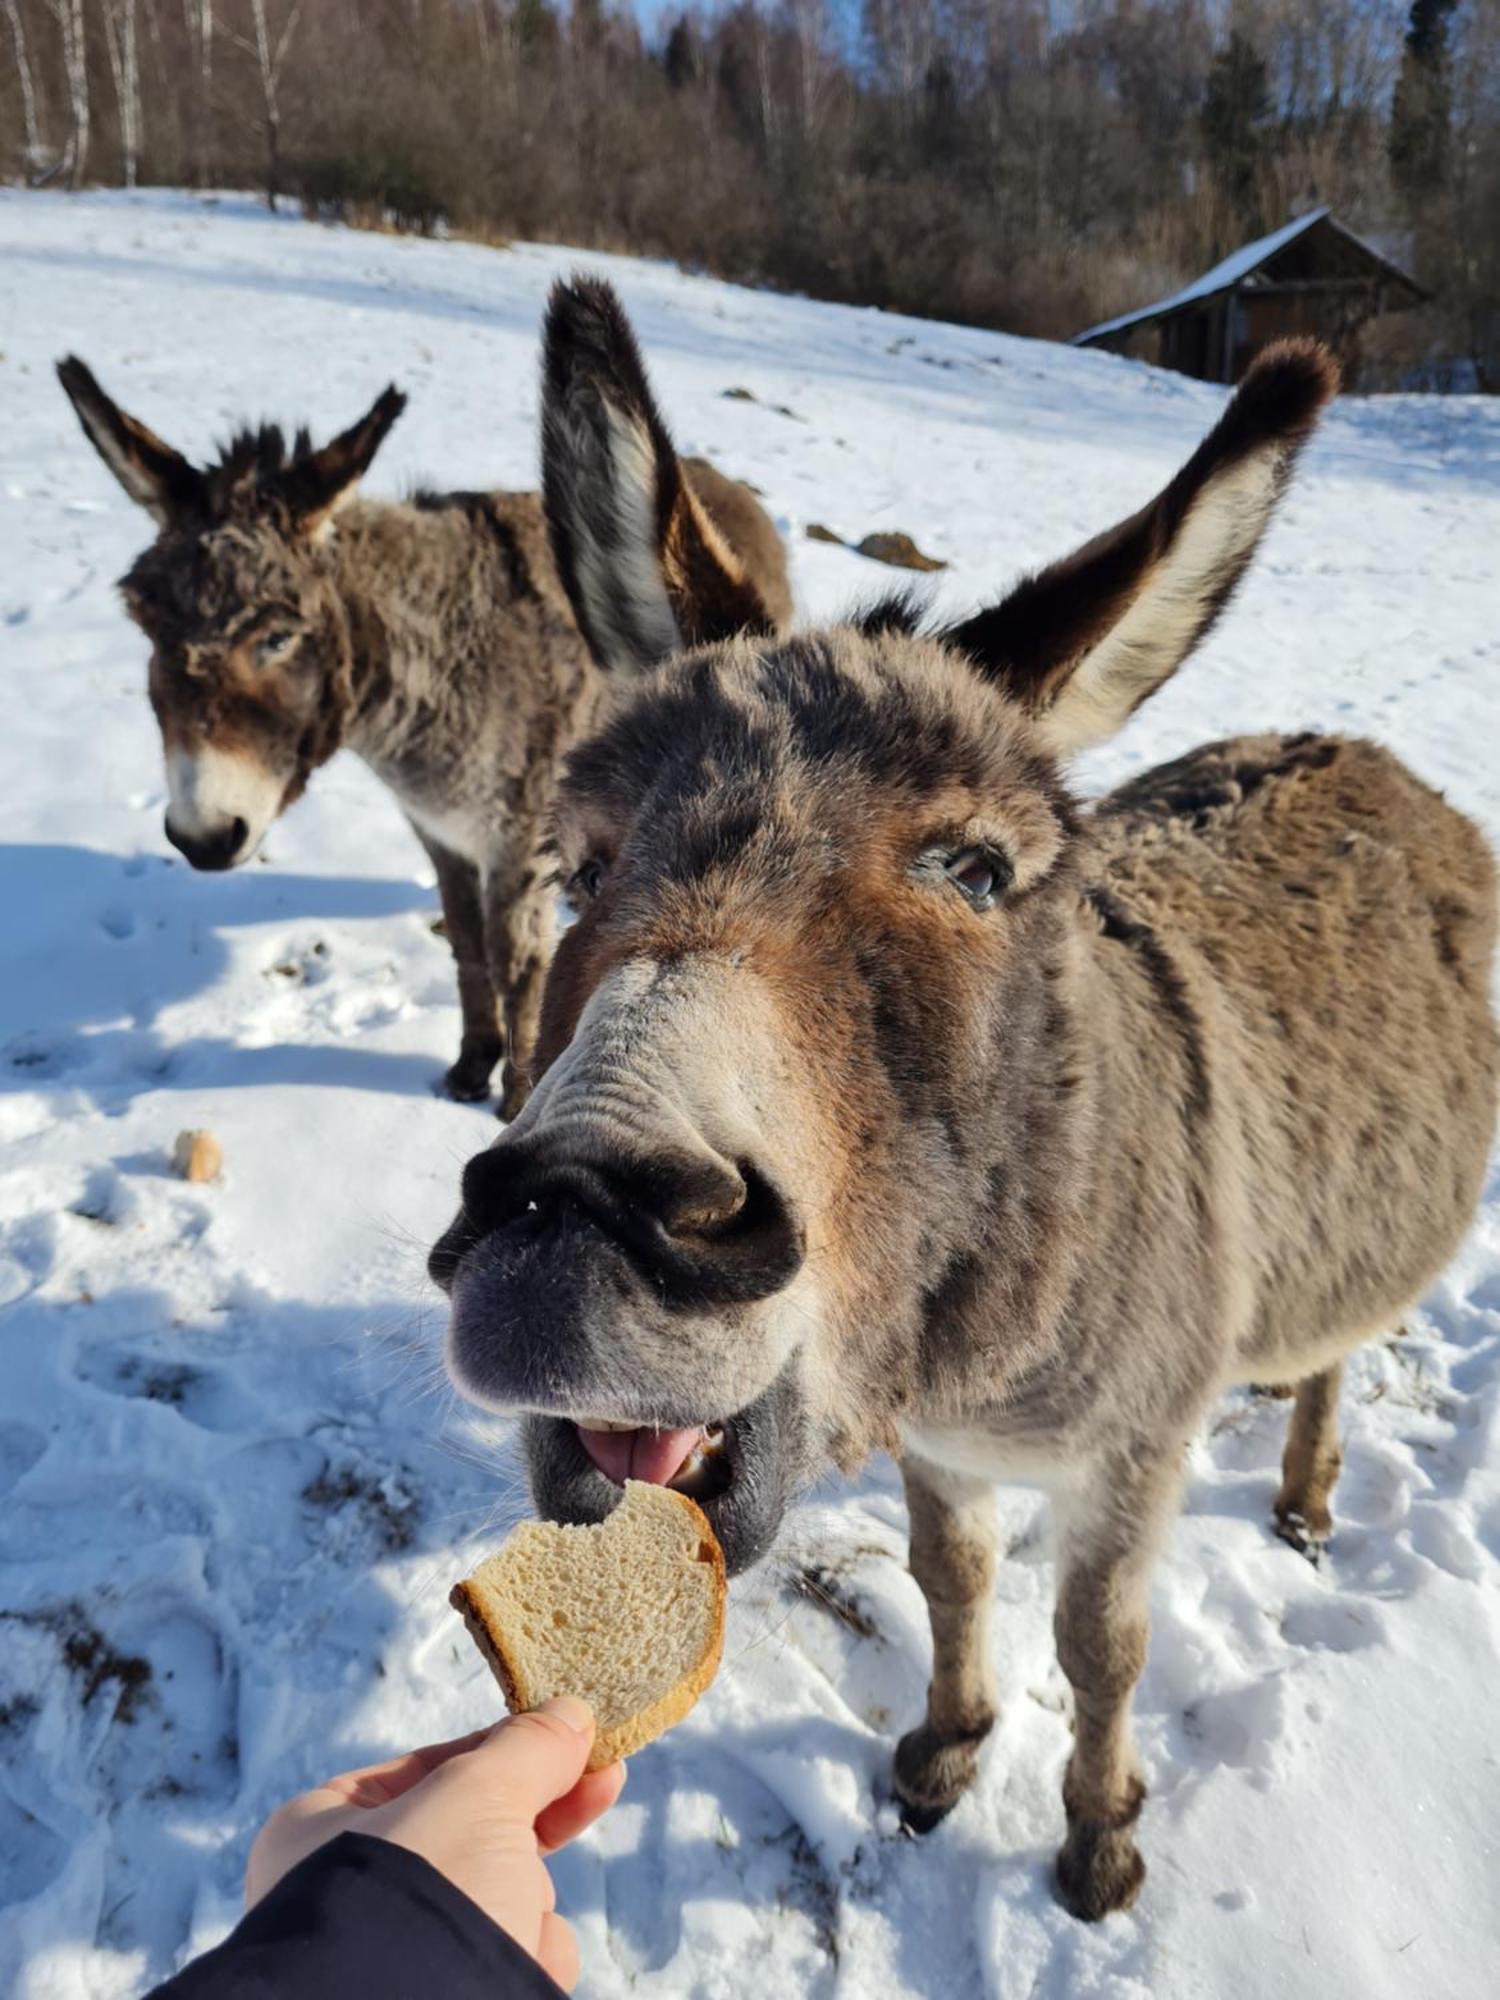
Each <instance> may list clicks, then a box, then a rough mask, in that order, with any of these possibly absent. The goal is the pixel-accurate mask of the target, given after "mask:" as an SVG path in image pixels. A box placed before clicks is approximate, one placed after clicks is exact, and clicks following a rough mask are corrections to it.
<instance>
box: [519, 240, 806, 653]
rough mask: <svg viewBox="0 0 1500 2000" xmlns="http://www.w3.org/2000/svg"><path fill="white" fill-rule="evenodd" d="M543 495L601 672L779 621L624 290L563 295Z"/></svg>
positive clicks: (545, 428)
mask: <svg viewBox="0 0 1500 2000" xmlns="http://www.w3.org/2000/svg"><path fill="white" fill-rule="evenodd" d="M542 492H543V497H544V499H545V502H546V508H547V525H548V529H549V532H550V534H551V538H552V553H553V557H554V560H555V561H556V563H557V569H558V574H559V576H560V577H561V579H562V583H563V588H564V589H565V590H566V591H567V593H568V598H569V601H570V603H571V604H572V606H573V612H574V615H575V616H576V618H577V620H578V623H579V627H580V629H581V630H582V632H583V635H584V638H585V639H586V640H587V641H588V645H589V649H590V651H591V652H592V653H593V655H594V658H595V660H596V661H597V662H598V663H599V665H600V666H601V667H605V668H613V669H616V670H618V671H620V672H640V671H642V670H643V669H645V668H647V667H650V666H653V665H655V663H656V662H657V661H658V660H662V659H665V658H666V657H667V655H668V654H669V653H674V652H676V651H677V650H678V649H679V648H680V647H683V646H701V645H707V644H709V643H710V642H711V641H713V640H715V639H726V638H730V637H732V636H733V635H734V634H735V633H737V632H762V633H771V632H773V631H774V630H775V621H774V620H773V619H772V617H771V614H770V612H769V611H768V610H767V608H766V605H765V603H764V601H763V600H762V598H761V596H760V593H759V591H758V590H757V589H756V587H755V585H754V584H753V583H752V582H751V581H750V578H749V577H748V575H747V574H746V572H745V568H744V565H743V564H742V563H741V561H740V559H739V557H738V556H737V555H736V554H735V553H734V551H733V550H732V549H731V548H730V546H729V544H728V543H727V542H726V541H725V539H724V537H723V536H722V535H721V534H720V532H719V530H718V529H717V528H716V527H715V525H714V523H713V521H712V520H711V519H710V518H709V515H708V513H707V511H706V510H705V509H704V507H703V506H702V505H701V504H700V502H699V501H698V499H697V497H696V495H695V494H694V492H693V490H692V488H691V486H690V485H689V484H688V482H687V479H686V477H685V476H684V473H683V469H682V465H681V462H680V461H679V459H678V457H677V453H676V451H675V450H674V448H673V445H672V440H671V438H670V437H669V436H668V435H667V428H666V425H665V424H664V423H663V422H662V420H661V416H660V413H659V412H658V410H657V407H656V403H655V401H654V399H653V397H652V394H651V389H650V385H649V383H648V382H647V380H646V370H645V366H644V364H643V363H642V361H641V355H640V349H639V348H638V347H637V346H636V341H635V335H634V334H633V332H632V331H631V327H630V322H629V320H628V319H626V317H625V313H624V310H623V308H622V307H621V305H620V301H619V299H618V298H617V297H616V296H615V293H614V291H613V289H612V288H611V287H610V286H609V285H607V284H604V283H602V282H601V281H599V280H597V279H593V278H583V277H576V278H574V279H573V280H572V281H571V282H570V283H568V284H558V285H555V286H554V287H553V291H552V297H551V299H550V300H549V302H548V306H547V318H546V323H545V327H544V332H543V358H542Z"/></svg>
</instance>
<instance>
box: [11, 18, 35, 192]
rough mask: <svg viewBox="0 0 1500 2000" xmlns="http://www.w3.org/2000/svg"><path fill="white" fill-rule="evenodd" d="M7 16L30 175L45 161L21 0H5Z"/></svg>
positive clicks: (28, 173)
mask: <svg viewBox="0 0 1500 2000" xmlns="http://www.w3.org/2000/svg"><path fill="white" fill-rule="evenodd" d="M5 18H6V19H7V20H8V21H9V22H10V38H11V40H12V41H13V42H14V43H15V47H16V74H17V75H18V76H19V77H20V79H21V117H22V120H23V121H24V125H25V131H26V172H27V175H28V176H30V175H31V174H34V173H35V172H36V170H37V168H38V167H39V166H40V165H41V163H42V141H41V133H40V131H39V130H38V127H37V122H36V84H35V82H34V81H33V78H32V74H31V57H30V55H29V53H28V52H27V48H26V25H25V23H24V22H23V21H22V19H21V6H20V0H5Z"/></svg>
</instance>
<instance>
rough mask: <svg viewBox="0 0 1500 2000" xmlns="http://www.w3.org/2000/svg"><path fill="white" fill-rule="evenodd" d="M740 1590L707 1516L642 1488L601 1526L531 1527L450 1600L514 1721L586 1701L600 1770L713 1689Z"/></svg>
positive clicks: (593, 1766)
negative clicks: (727, 1614)
mask: <svg viewBox="0 0 1500 2000" xmlns="http://www.w3.org/2000/svg"><path fill="white" fill-rule="evenodd" d="M727 1592H728V1584H727V1581H726V1579H725V1575H724V1557H723V1554H722V1552H721V1551H720V1548H719V1544H718V1543H717V1541H716V1540H715V1539H714V1532H713V1529H712V1528H710V1526H709V1525H708V1519H707V1516H706V1515H705V1514H704V1512H703V1510H702V1508H701V1507H699V1506H698V1505H697V1504H696V1502H694V1501H692V1500H689V1499H688V1497H687V1495H686V1494H685V1493H675V1492H673V1491H672V1490H671V1488H670V1487H666V1486H648V1485H646V1484H645V1483H643V1482H642V1481H640V1480H636V1479H632V1480H630V1481H628V1482H627V1483H626V1487H625V1497H624V1499H623V1500H622V1501H621V1502H620V1504H619V1506H618V1507H617V1508H616V1509H615V1511H614V1513H613V1514H611V1515H610V1516H609V1518H608V1520H606V1521H602V1522H601V1523H600V1524H599V1526H598V1527H596V1528H564V1527H554V1526H552V1525H550V1524H549V1523H546V1522H542V1521H523V1522H522V1524H521V1525H520V1527H518V1528H517V1529H515V1530H514V1532H513V1533H512V1534H511V1536H510V1537H509V1539H508V1540H507V1541H506V1543H505V1546H504V1547H503V1548H502V1549H501V1550H500V1551H499V1553H498V1554H496V1555H492V1556H490V1557H489V1558H488V1559H487V1560H486V1561H485V1562H482V1563H481V1564H480V1565H479V1567H478V1569H476V1570H475V1571H474V1574H473V1575H472V1576H469V1577H465V1579H464V1581H463V1582H462V1583H458V1584H455V1585H454V1587H453V1593H452V1597H451V1600H450V1601H451V1603H452V1604H453V1607H454V1609H455V1610H456V1611H461V1612H462V1613H463V1616H464V1622H465V1623H466V1624H467V1625H468V1628H469V1631H470V1632H471V1633H472V1635H473V1637H474V1641H475V1644H476V1645H477V1646H478V1647H479V1650H480V1651H481V1652H482V1653H483V1654H484V1656H485V1658H486V1659H487V1660H488V1661H489V1664H490V1667H491V1669H492V1670H493V1672H494V1674H495V1678H496V1679H497V1680H498V1681H499V1683H500V1686H501V1689H502V1691H503V1692H504V1695H505V1701H506V1706H507V1707H508V1708H509V1709H510V1710H511V1712H512V1713H513V1714H518V1715H519V1714H521V1713H522V1712H523V1711H525V1710H526V1709H528V1708H538V1707H540V1705H541V1704H542V1703H543V1702H544V1701H549V1700H550V1699H551V1698H552V1696H553V1695H558V1694H574V1695H581V1696H582V1697H583V1699H584V1700H585V1701H586V1702H587V1703H588V1704H589V1706H590V1707H591V1708H592V1709H593V1711H594V1717H595V1721H596V1723H597V1725H598V1733H597V1735H596V1736H595V1738H594V1747H593V1750H592V1752H591V1753H590V1756H589V1765H588V1767H589V1769H590V1770H591V1771H597V1770H601V1769H602V1768H603V1767H604V1766H605V1765H606V1764H612V1763H613V1762H614V1761H615V1759H616V1758H617V1757H629V1756H632V1755H634V1753H635V1752H636V1751H637V1750H640V1749H643V1748H644V1746H645V1745H646V1744H648V1743H649V1742H651V1741H652V1739H653V1738H654V1737H657V1736H660V1735H661V1734H662V1732H663V1731H664V1730H667V1729H670V1728H671V1727H672V1725H673V1723H674V1722H681V1720H682V1718H683V1717H684V1716H685V1715H686V1714H687V1712H688V1710H689V1709H690V1708H691V1707H692V1706H693V1704H694V1702H695V1701H697V1699H698V1697H699V1695H701V1694H702V1693H703V1690H704V1689H705V1688H706V1687H707V1686H708V1684H709V1682H710V1681H711V1680H712V1679H713V1677H714V1675H715V1673H716V1672H717V1671H718V1666H719V1659H720V1656H721V1655H722V1653H723V1651H724V1603H725V1598H726V1595H727Z"/></svg>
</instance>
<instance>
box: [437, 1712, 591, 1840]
mask: <svg viewBox="0 0 1500 2000" xmlns="http://www.w3.org/2000/svg"><path fill="white" fill-rule="evenodd" d="M593 1741H594V1717H593V1714H592V1711H591V1710H590V1708H589V1706H588V1703H587V1702H583V1701H579V1700H578V1698H577V1697H576V1696H575V1695H570V1694H564V1695H557V1696H556V1697H554V1699H553V1700H551V1701H549V1702H544V1703H543V1705H542V1706H541V1707H540V1708H533V1709H529V1710H528V1711H527V1712H526V1713H525V1714H524V1715H512V1716H510V1717H508V1718H507V1719H506V1720H505V1721H504V1722H502V1723H501V1724H500V1725H499V1726H498V1727H497V1728H495V1729H492V1730H491V1731H490V1733H489V1735H488V1736H487V1737H486V1738H485V1739H484V1741H483V1742H482V1743H481V1744H479V1745H478V1747H477V1748H476V1749H474V1750H471V1751H470V1752H469V1753H468V1754H467V1755H466V1756H465V1757H463V1758H461V1759H457V1760H455V1761H456V1762H461V1763H462V1764H464V1765H465V1766H466V1767H467V1775H469V1777H470V1778H471V1781H472V1782H473V1783H475V1784H478V1785H482V1786H483V1787H484V1789H485V1790H486V1791H487V1792H501V1793H503V1794H504V1795H505V1796H506V1798H507V1799H509V1800H512V1801H513V1802H514V1803H515V1805H516V1806H517V1807H518V1808H519V1809H520V1810H521V1811H522V1812H524V1813H525V1814H526V1816H527V1818H528V1819H535V1817H536V1815H537V1814H538V1813H539V1812H541V1811H542V1809H543V1808H544V1807H546V1806H550V1805H551V1804H552V1803H553V1801H554V1800H556V1799H560V1798H564V1797H566V1796H567V1794H568V1793H569V1792H570V1791H571V1790H572V1789H573V1787H574V1785H576V1784H577V1782H578V1780H579V1779H580V1778H581V1777H582V1776H583V1771H584V1767H585V1765H586V1764H587V1763H588V1758H589V1750H590V1749H591V1747H592V1745H593Z"/></svg>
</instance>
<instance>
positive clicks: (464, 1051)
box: [416, 827, 500, 1103]
mask: <svg viewBox="0 0 1500 2000" xmlns="http://www.w3.org/2000/svg"><path fill="white" fill-rule="evenodd" d="M416 835H417V838H418V839H419V840H420V841H421V843H422V845H423V847H425V848H426V850H427V855H428V859H429V860H430V861H431V863H432V865H433V868H434V869H435V870H436V871H437V883H438V898H439V900H440V902H441V903H442V906H443V928H444V930H446V932H447V933H448V944H449V947H450V949H451V950H452V952H453V960H454V964H455V965H456V967H457V968H458V1005H459V1012H460V1013H461V1014H462V1016H463V1040H462V1041H461V1042H460V1044H459V1050H458V1061H457V1062H456V1063H454V1065H453V1066H452V1068H451V1069H450V1070H449V1071H448V1073H447V1075H446V1076H445V1077H444V1078H443V1088H444V1089H445V1090H446V1091H447V1093H448V1095H449V1096H450V1097H456V1098H458V1099H459V1100H460V1101H461V1102H463V1103H472V1102H473V1101H474V1100H475V1099H477V1098H481V1097H487V1096H488V1095H489V1088H490V1075H491V1072H492V1071H493V1069H494V1067H495V1064H496V1063H497V1062H499V1060H500V1010H499V1006H498V1003H497V1001H496V996H495V985H494V981H493V979H492V978H491V976H490V964H489V958H488V955H487V954H486V951H485V932H484V906H483V902H482V900H481V897H480V887H479V870H478V869H477V868H476V867H475V866H474V863H473V862H472V861H465V860H464V859H463V858H462V856H461V855H457V854H453V853H451V852H450V851H449V850H448V849H447V848H446V847H439V846H438V845H437V843H436V842H435V841H432V840H429V839H428V838H427V836H426V834H424V833H423V832H422V830H421V828H420V827H418V828H416Z"/></svg>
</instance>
